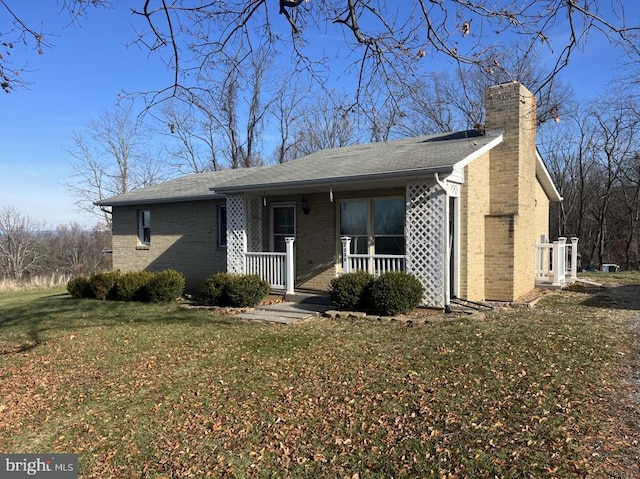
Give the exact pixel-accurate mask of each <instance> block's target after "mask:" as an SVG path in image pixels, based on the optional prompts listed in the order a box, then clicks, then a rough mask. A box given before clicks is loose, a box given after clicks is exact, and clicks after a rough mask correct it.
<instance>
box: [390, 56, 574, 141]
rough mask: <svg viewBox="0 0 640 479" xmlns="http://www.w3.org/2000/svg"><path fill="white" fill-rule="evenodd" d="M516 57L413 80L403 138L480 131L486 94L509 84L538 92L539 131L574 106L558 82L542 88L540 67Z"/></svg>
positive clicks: (406, 100)
mask: <svg viewBox="0 0 640 479" xmlns="http://www.w3.org/2000/svg"><path fill="white" fill-rule="evenodd" d="M514 52H515V50H512V51H511V52H510V53H508V54H502V55H498V54H496V62H495V63H496V65H493V66H492V67H491V68H486V67H485V66H480V65H467V66H458V68H456V69H455V70H454V71H453V72H439V73H433V74H431V75H429V76H427V77H425V78H419V79H416V80H415V81H414V82H413V83H412V84H411V87H410V89H409V90H408V93H407V94H406V97H405V98H404V99H403V111H404V116H403V119H402V122H401V124H400V125H399V130H400V131H401V133H402V134H403V135H406V136H418V135H425V134H432V133H445V132H448V131H454V130H460V129H465V128H466V129H471V128H475V127H477V126H478V125H482V124H484V111H485V108H484V102H485V95H486V90H487V88H488V87H489V86H492V85H496V84H499V83H503V82H509V81H519V82H520V83H522V84H523V85H526V86H527V88H529V89H531V90H532V91H535V92H536V122H537V125H538V127H540V126H542V125H544V124H546V123H548V122H549V121H550V120H552V121H556V122H557V121H559V120H560V118H561V116H562V114H563V112H564V111H570V108H569V106H570V105H572V104H573V93H572V89H571V87H570V86H568V85H565V84H564V83H563V82H561V81H560V80H558V79H554V80H553V81H551V82H548V83H546V84H543V82H544V81H545V79H544V76H543V74H542V73H541V69H540V67H539V66H538V64H537V63H536V62H534V61H533V60H531V59H529V58H526V57H525V58H519V57H516V56H514ZM497 58H500V61H498V60H497Z"/></svg>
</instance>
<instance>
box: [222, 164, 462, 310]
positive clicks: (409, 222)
mask: <svg viewBox="0 0 640 479" xmlns="http://www.w3.org/2000/svg"><path fill="white" fill-rule="evenodd" d="M444 184H445V183H444V182H436V181H435V179H434V177H433V176H431V177H430V178H425V179H424V180H423V181H421V182H417V181H414V182H411V183H406V182H404V181H403V182H400V181H398V182H397V183H396V184H390V182H389V181H387V182H386V184H385V185H384V186H385V187H384V188H381V187H380V186H381V185H379V184H371V183H370V182H368V183H367V184H364V185H361V187H360V188H359V189H356V188H354V187H353V186H354V185H353V184H352V185H348V186H347V185H344V186H343V187H342V188H340V187H331V186H330V187H323V188H317V189H310V188H307V189H304V190H294V191H282V190H280V191H277V192H274V191H263V192H261V193H262V195H261V196H258V195H256V194H255V193H253V192H246V193H232V194H228V195H227V250H228V251H227V271H228V272H230V273H237V274H256V275H258V276H260V277H261V278H262V279H264V280H266V281H268V282H269V284H271V287H272V289H273V290H276V291H282V292H284V293H286V294H294V293H295V292H296V291H298V290H318V291H327V290H329V288H330V282H331V280H332V279H333V278H335V277H336V276H338V275H340V274H344V273H348V272H352V271H368V272H370V273H371V274H373V275H375V276H378V275H381V274H383V273H386V272H388V271H405V272H408V273H411V274H413V275H414V276H415V277H417V278H418V280H419V281H420V282H421V283H422V284H423V286H424V287H425V297H424V304H425V305H428V306H433V307H445V305H446V304H447V303H446V301H447V298H446V296H447V295H448V294H449V287H450V286H451V284H453V283H454V281H455V278H451V277H450V276H449V275H448V274H447V273H448V271H445V269H446V268H445V265H447V266H450V265H451V261H450V258H451V255H452V252H453V251H454V250H455V251H456V252H457V248H458V241H459V240H458V237H457V236H456V237H455V238H454V237H453V236H452V229H453V224H454V223H455V221H453V218H454V213H455V212H456V211H457V210H456V206H457V201H454V199H453V198H452V197H451V195H450V193H449V192H447V191H445V190H444V189H443V187H442V185H444ZM349 186H350V188H349ZM454 190H455V189H454ZM455 191H459V189H457V190H455ZM303 200H304V201H303ZM447 246H449V247H448V248H447ZM445 285H447V286H448V287H445Z"/></svg>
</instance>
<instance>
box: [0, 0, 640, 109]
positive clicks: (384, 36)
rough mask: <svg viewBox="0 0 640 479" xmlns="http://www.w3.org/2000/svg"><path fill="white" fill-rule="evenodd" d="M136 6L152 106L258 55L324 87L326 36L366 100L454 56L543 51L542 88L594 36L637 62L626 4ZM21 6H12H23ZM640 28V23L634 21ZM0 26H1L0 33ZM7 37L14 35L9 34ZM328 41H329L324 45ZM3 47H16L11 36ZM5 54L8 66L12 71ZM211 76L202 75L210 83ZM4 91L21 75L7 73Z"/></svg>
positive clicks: (351, 1) (476, 1)
mask: <svg viewBox="0 0 640 479" xmlns="http://www.w3.org/2000/svg"><path fill="white" fill-rule="evenodd" d="M109 3H110V2H108V1H107V0H103V1H102V0H66V1H65V2H63V6H64V8H63V11H64V12H65V14H66V15H69V16H70V17H71V18H77V16H78V14H79V12H80V13H82V12H83V11H84V10H86V9H87V8H89V7H91V6H97V5H104V4H109ZM135 3H136V5H137V6H134V7H133V8H132V11H133V13H134V14H135V15H136V16H137V18H138V19H139V21H140V23H139V24H136V25H134V28H136V31H138V32H139V34H138V37H137V41H138V42H139V43H140V44H141V45H143V46H145V47H147V48H148V49H149V50H150V51H151V52H153V53H154V54H158V55H160V56H162V57H163V58H164V59H165V60H166V62H167V64H168V65H170V66H171V67H172V69H173V75H172V79H171V80H170V81H168V84H167V87H166V89H164V90H161V91H158V92H156V95H152V96H151V97H150V101H151V102H156V101H159V100H161V99H163V98H166V97H170V96H173V95H176V94H177V92H178V91H179V90H180V89H183V88H187V89H190V88H194V87H195V88H198V87H200V86H201V85H202V84H203V80H206V75H208V72H207V71H206V70H207V68H206V67H207V66H208V65H217V64H222V63H224V62H225V61H227V60H228V59H229V58H237V59H239V61H240V62H241V63H246V62H249V64H250V62H251V61H253V59H254V55H255V54H256V53H258V54H263V52H265V51H268V52H271V53H272V54H273V55H274V56H275V55H278V54H286V55H289V56H291V57H292V60H293V62H294V63H295V64H296V65H297V71H298V72H300V73H302V74H304V75H310V76H311V77H313V78H315V79H316V80H317V81H318V83H319V84H325V83H326V81H325V80H326V75H329V74H337V75H340V77H342V78H344V76H343V74H344V73H345V71H344V69H342V68H340V69H337V70H338V71H335V70H336V69H335V68H332V67H335V62H334V61H333V59H332V57H331V56H330V55H325V53H324V52H323V53H321V54H320V55H318V54H316V53H315V52H316V51H318V50H319V49H317V48H316V49H315V50H314V51H312V50H311V48H309V45H313V46H317V42H318V39H322V38H327V37H328V38H334V37H337V38H341V43H342V44H343V45H342V48H341V50H342V51H344V52H348V55H347V57H346V61H347V62H348V66H347V68H346V69H347V71H349V72H350V73H353V75H354V77H355V80H354V81H353V84H354V87H355V88H354V92H355V97H356V101H359V100H360V99H361V98H363V97H364V96H365V95H366V94H368V93H369V92H370V91H376V90H379V89H380V88H381V87H384V86H385V85H394V88H396V87H397V85H402V84H405V83H406V82H407V81H409V80H410V79H411V78H413V75H414V74H415V71H416V69H417V68H419V67H420V66H421V65H424V64H427V65H428V64H429V61H430V60H431V59H435V58H437V57H439V58H443V57H445V58H450V59H452V60H453V61H454V62H456V63H458V64H460V65H478V66H480V67H482V68H484V69H486V70H489V69H491V68H496V67H498V66H500V58H499V57H498V56H497V55H499V54H500V53H502V52H504V51H506V50H507V49H510V48H514V46H513V43H506V42H515V48H516V49H517V56H518V57H519V58H528V57H536V56H542V55H544V57H545V58H548V59H549V61H548V62H547V65H548V67H547V68H546V70H545V73H544V75H543V76H542V78H541V82H540V86H541V87H543V86H545V85H547V84H548V83H549V82H551V81H552V80H553V78H554V77H555V76H556V75H557V73H558V72H559V71H561V70H562V69H563V68H565V67H566V65H567V64H568V63H569V61H570V60H571V58H572V56H573V55H574V53H575V52H576V50H577V49H578V48H579V47H584V46H585V45H587V47H588V43H589V40H590V38H591V37H592V36H594V35H598V36H602V35H604V36H605V38H607V39H608V40H609V41H610V42H611V44H612V46H613V47H620V51H621V52H622V53H624V54H626V55H628V56H629V58H630V60H631V61H634V62H637V61H638V56H639V51H638V48H637V46H636V45H637V44H638V42H637V39H638V38H637V35H638V28H639V27H638V25H637V23H632V22H630V20H631V19H629V18H627V17H626V16H625V8H624V7H625V2H624V0H606V1H605V0H580V1H579V0H548V1H545V2H540V1H534V0H527V1H524V2H523V1H521V0H503V1H499V2H490V1H488V0H447V1H442V0H417V1H415V2H381V1H379V0H325V1H319V0H304V1H303V0H278V1H277V2H276V1H275V0H249V1H247V0H231V1H225V2H201V3H199V4H194V3H193V2H190V1H187V0H175V1H172V2H166V1H164V0H137V2H135ZM17 4H18V2H14V5H17ZM0 8H2V9H4V10H5V12H7V13H8V14H9V15H8V16H9V18H10V20H11V29H10V30H9V31H10V32H11V33H12V35H13V36H15V37H17V38H18V39H23V41H24V42H25V43H26V44H28V45H33V46H35V48H36V49H37V48H38V47H39V46H41V45H44V42H45V41H46V36H43V35H42V34H41V33H38V31H37V30H34V29H33V28H31V27H30V26H29V25H26V24H25V23H24V22H22V21H21V20H20V15H19V12H16V8H17V7H16V6H14V7H13V10H12V9H10V7H9V6H8V0H3V1H2V2H1V3H0ZM636 22H637V19H636ZM0 30H1V29H0ZM5 36H7V35H6V34H5ZM505 39H507V40H506V41H505ZM320 41H322V40H320ZM2 42H3V45H4V47H5V48H8V47H7V45H10V42H9V41H8V40H6V39H4V37H3V38H2ZM7 58H8V57H6V56H3V58H2V59H1V60H0V62H1V63H0V64H1V65H2V66H3V67H4V70H3V71H7V67H6V65H7V63H6V62H7V61H8V60H7ZM203 75H204V77H203ZM5 77H6V78H4V79H3V83H6V84H9V85H11V86H7V87H5V88H9V89H11V88H12V84H13V81H14V78H13V77H11V75H9V76H7V75H6V74H5Z"/></svg>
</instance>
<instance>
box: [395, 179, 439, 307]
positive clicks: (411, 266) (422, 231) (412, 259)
mask: <svg viewBox="0 0 640 479" xmlns="http://www.w3.org/2000/svg"><path fill="white" fill-rule="evenodd" d="M445 199H446V196H445V192H444V191H443V190H442V189H441V188H440V187H439V186H438V185H437V184H436V183H435V182H434V183H433V184H425V183H410V184H408V185H407V188H406V202H407V211H406V219H405V222H406V238H407V272H409V273H411V274H413V275H414V276H415V277H416V278H418V280H419V281H420V282H421V283H422V285H423V286H424V288H425V293H424V298H423V299H424V305H426V306H433V307H444V306H445V305H444V287H445V285H444V252H445V245H444V231H445V227H446V226H445V225H446V221H445V218H444V214H445Z"/></svg>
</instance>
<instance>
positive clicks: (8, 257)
mask: <svg viewBox="0 0 640 479" xmlns="http://www.w3.org/2000/svg"><path fill="white" fill-rule="evenodd" d="M110 244H111V233H110V231H109V230H108V229H106V228H104V227H95V228H93V229H89V230H88V229H85V228H83V227H81V226H80V225H78V224H70V225H61V226H58V227H57V228H56V229H54V230H47V229H46V225H44V224H43V223H40V222H38V221H36V220H34V219H32V218H31V217H29V216H28V215H26V214H24V213H21V212H20V211H18V210H17V209H16V208H14V207H12V206H4V207H0V279H2V280H9V281H15V282H17V283H23V282H30V281H32V280H34V279H35V278H38V277H43V276H55V277H56V278H61V279H64V278H69V277H72V276H78V275H89V274H91V273H94V272H96V271H101V270H105V269H109V268H110V266H111V264H110V263H111V259H110V254H108V253H107V252H106V251H107V250H108V248H109V247H110Z"/></svg>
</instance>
